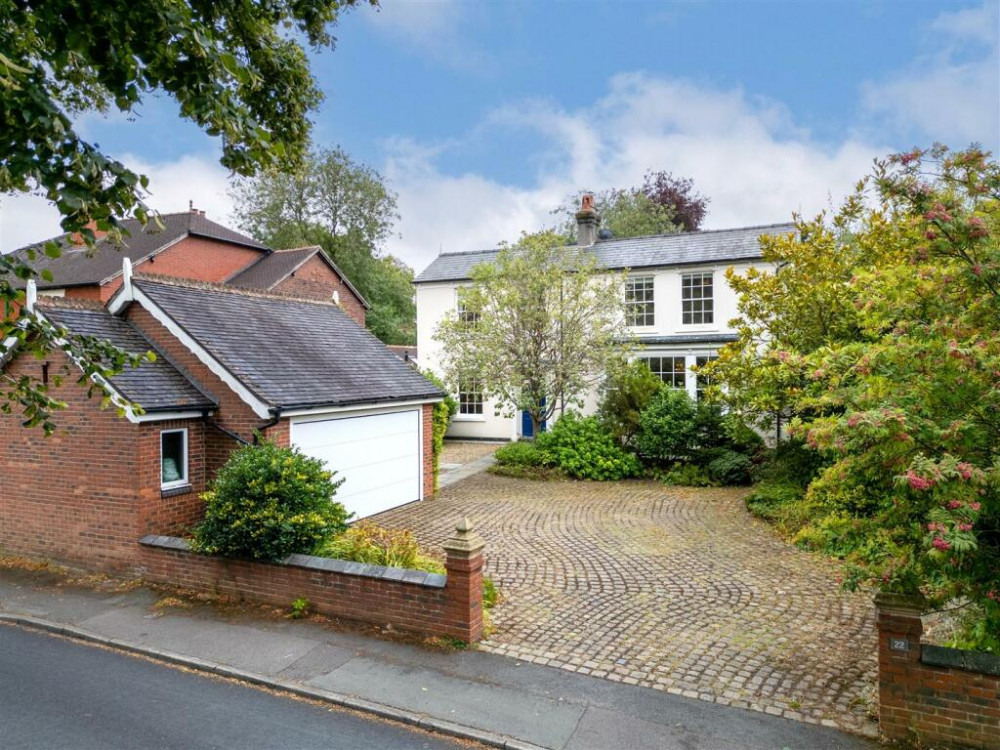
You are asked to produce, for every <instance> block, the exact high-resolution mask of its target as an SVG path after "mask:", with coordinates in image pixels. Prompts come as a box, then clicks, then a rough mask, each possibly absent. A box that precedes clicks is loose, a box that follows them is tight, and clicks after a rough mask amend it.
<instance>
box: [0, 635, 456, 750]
mask: <svg viewBox="0 0 1000 750" xmlns="http://www.w3.org/2000/svg"><path fill="white" fill-rule="evenodd" d="M0 674H2V675H3V679H2V680H0V706H2V709H0V715H2V717H3V718H2V720H0V747H5V748H24V749H29V748H39V749H42V748H44V750H54V748H87V750H120V749H121V748H177V749H178V750H180V749H181V748H183V749H184V750H201V749H202V748H204V749H205V750H209V748H213V749H214V748H242V749H244V750H252V749H255V748H274V747H282V748H297V749H298V750H311V749H312V748H316V750H319V749H320V748H325V749H327V750H334V749H335V750H410V748H425V749H426V750H461V748H462V747H465V746H467V743H460V742H458V741H455V740H451V739H445V738H443V737H441V736H439V735H434V734H430V733H428V732H424V731H421V730H419V729H414V728H412V727H406V726H402V725H399V724H396V723H391V722H386V721H384V720H381V719H377V718H373V717H371V716H366V715H363V714H358V713H357V712H354V711H346V710H343V709H338V708H333V707H330V706H328V705H324V704H322V703H317V702H314V701H303V700H295V699H292V698H289V697H288V696H284V695H280V694H276V693H273V692H267V691H263V690H257V689H254V688H252V687H249V686H247V685H241V684H239V683H236V682H233V681H231V680H220V679H213V678H211V677H208V676H206V675H203V674H200V673H197V672H192V671H189V670H180V669H172V668H170V667H168V666H164V665H162V664H159V663H156V662H153V661H149V660H147V659H137V658H134V657H132V656H130V655H126V654H122V653H121V652H118V651H114V650H110V649H105V648H96V647H94V646H91V645H86V644H81V643H79V642H76V641H71V640H67V639H64V638H57V637H54V636H52V635H48V634H45V633H39V632H37V631H31V630H24V629H21V628H18V627H15V626H7V627H4V626H0ZM123 685H127V686H128V689H125V690H123V689H122V686H123ZM179 717H182V718H181V720H178V719H179Z"/></svg>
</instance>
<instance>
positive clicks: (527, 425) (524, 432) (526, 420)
mask: <svg viewBox="0 0 1000 750" xmlns="http://www.w3.org/2000/svg"><path fill="white" fill-rule="evenodd" d="M542 406H545V400H544V399H543V400H542ZM542 432H545V422H542ZM534 436H535V430H534V428H533V426H532V424H531V414H530V413H529V412H526V411H522V412H521V437H526V438H530V437H534Z"/></svg>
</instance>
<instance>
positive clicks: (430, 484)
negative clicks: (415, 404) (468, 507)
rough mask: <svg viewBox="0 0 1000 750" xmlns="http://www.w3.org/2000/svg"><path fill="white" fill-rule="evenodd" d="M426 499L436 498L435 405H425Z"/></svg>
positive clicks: (424, 454)
mask: <svg viewBox="0 0 1000 750" xmlns="http://www.w3.org/2000/svg"><path fill="white" fill-rule="evenodd" d="M423 420H424V426H423V430H424V431H423V440H424V453H423V456H424V499H425V500H426V499H427V498H431V497H434V404H424V405H423Z"/></svg>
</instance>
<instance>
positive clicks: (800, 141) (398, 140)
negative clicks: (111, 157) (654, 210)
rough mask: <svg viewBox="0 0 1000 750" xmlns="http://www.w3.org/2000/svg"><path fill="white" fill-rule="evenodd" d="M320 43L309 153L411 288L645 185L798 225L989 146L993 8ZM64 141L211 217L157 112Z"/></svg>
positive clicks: (350, 21)
mask: <svg viewBox="0 0 1000 750" xmlns="http://www.w3.org/2000/svg"><path fill="white" fill-rule="evenodd" d="M337 36H338V37H339V43H338V46H337V49H336V50H335V51H334V52H329V51H324V52H323V53H321V54H319V55H315V56H314V57H313V62H314V72H315V74H316V76H317V78H318V80H319V82H320V84H321V86H322V88H323V90H324V92H325V94H326V97H327V99H326V102H325V103H324V105H323V107H322V109H321V110H320V111H319V112H318V113H317V114H316V116H315V131H314V139H315V141H316V142H317V143H318V144H324V145H333V144H338V143H339V144H340V145H342V146H343V147H344V148H346V149H347V150H348V151H349V152H350V153H352V154H353V155H354V156H355V157H356V158H359V159H362V160H364V161H367V162H369V163H371V164H372V165H374V166H376V167H377V168H379V169H381V170H382V171H383V172H384V173H385V174H386V175H387V177H388V178H389V179H390V181H391V183H392V186H393V187H394V189H395V190H396V191H397V192H398V193H399V200H400V209H401V214H402V219H401V222H400V225H399V227H398V236H396V237H394V238H393V240H392V241H391V242H390V243H389V245H388V248H387V249H388V250H389V251H390V252H394V253H396V254H398V255H400V256H402V257H403V258H404V259H405V260H407V261H408V262H410V263H411V264H412V265H413V266H415V267H416V268H417V269H418V270H419V269H420V268H421V267H422V266H423V265H425V264H426V263H427V262H428V261H429V260H430V258H432V257H433V256H434V255H435V254H436V253H437V252H438V251H439V250H442V249H443V250H465V249H474V248H477V247H481V246H489V245H492V244H494V243H495V242H497V241H499V240H503V239H512V238H513V237H516V235H517V233H518V232H519V231H521V230H530V229H534V228H537V227H538V226H540V225H541V224H544V223H546V222H551V217H550V215H549V212H550V211H551V209H552V208H553V207H554V206H556V205H558V204H559V203H560V201H561V200H562V199H563V198H564V197H565V196H566V195H567V194H568V193H570V192H573V191H575V190H578V189H582V188H590V189H601V188H605V187H610V186H618V187H625V186H629V185H633V184H637V183H638V182H640V181H641V178H642V174H643V173H644V172H645V171H646V170H647V169H670V170H673V171H674V172H675V173H677V174H680V175H684V176H690V177H693V178H694V179H695V182H696V184H697V185H698V187H699V188H700V189H701V190H702V191H703V192H704V193H706V194H707V195H709V196H710V197H711V198H712V204H711V206H710V212H709V217H708V221H707V225H708V226H709V227H713V228H714V227H724V226H733V225H737V224H757V223H767V222H772V221H782V220H786V219H788V218H789V216H790V214H791V212H792V211H799V210H801V211H805V212H808V213H812V212H815V211H818V210H820V209H822V208H824V207H825V206H827V205H828V204H829V203H830V201H834V202H835V201H837V200H838V199H839V198H840V197H841V196H842V195H843V194H844V192H846V190H848V189H849V187H850V185H851V184H852V183H853V182H854V181H855V180H856V179H857V178H858V177H860V176H861V175H862V174H863V173H864V172H865V171H866V170H867V169H868V166H869V165H870V163H871V160H872V158H873V157H875V156H879V155H883V154H885V153H887V152H888V151H891V150H898V149H903V148H908V147H910V146H912V145H917V144H929V143H930V142H932V141H934V140H941V141H944V142H947V143H949V144H952V145H954V146H964V145H967V144H968V143H969V142H971V141H974V140H975V141H980V142H982V143H984V144H985V145H986V146H987V147H989V148H991V149H994V150H995V149H996V148H997V147H998V145H1000V72H998V71H1000V62H998V47H1000V41H998V40H1000V0H986V2H958V1H956V2H920V0H909V1H906V2H902V1H895V2H885V1H878V0H874V1H870V2H824V1H822V0H816V1H813V2H805V1H802V2H765V1H763V0H760V1H758V2H525V1H522V2H505V3H501V2H483V3H472V2H462V1H461V0H438V1H437V2H415V1H410V2H405V1H403V0H386V1H385V2H384V3H383V5H382V8H381V10H380V11H377V12H376V11H374V10H372V9H370V8H361V9H359V10H357V11H355V12H353V13H351V14H349V15H347V16H345V17H344V19H343V20H342V22H341V24H340V26H339V28H338V30H337ZM80 128H81V130H82V131H83V132H84V133H85V134H86V135H87V136H88V137H90V138H92V139H94V140H96V141H97V142H99V143H101V144H102V146H103V147H104V148H106V149H108V150H109V151H112V152H113V153H115V154H116V155H119V156H126V157H127V160H128V161H129V163H130V164H134V165H135V166H137V167H139V168H142V169H144V170H145V171H146V172H147V173H148V174H149V176H150V177H151V179H152V182H153V186H152V187H153V195H152V196H151V198H150V201H151V203H152V204H153V205H154V206H155V207H156V208H158V209H160V210H163V211H169V210H180V209H183V208H185V207H186V205H187V200H188V199H191V200H194V201H195V203H196V204H198V205H199V206H201V207H203V208H206V209H207V210H208V212H209V214H210V215H212V216H216V217H218V218H220V219H226V218H227V214H228V212H229V210H230V205H231V204H230V203H229V200H228V197H227V196H226V181H227V175H226V174H225V172H224V171H223V170H222V169H221V168H219V167H218V166H217V164H216V163H215V156H216V145H215V144H214V143H213V141H212V140H211V139H210V138H208V137H207V136H205V135H203V134H201V133H200V132H199V131H198V130H197V129H196V128H194V127H193V126H190V125H187V124H184V123H183V122H181V121H180V120H179V119H178V117H177V115H176V108H175V107H174V105H173V104H172V102H170V101H169V100H162V99H161V100H151V101H149V102H147V103H146V104H145V105H144V106H143V107H142V109H141V110H140V111H139V113H138V116H137V117H136V118H134V120H133V121H128V120H126V119H125V118H113V119H111V120H105V119H103V118H98V117H93V116H91V117H86V118H84V120H83V121H82V122H81V123H80ZM26 217H31V221H30V222H25V221H24V219H25V218H26ZM55 224H56V221H55V215H54V212H53V211H52V209H51V208H48V207H46V206H45V205H44V204H43V202H41V201H39V200H37V199H25V198H18V199H14V200H7V201H4V202H3V203H0V248H2V249H5V250H7V249H11V248H12V247H16V246H18V245H20V244H23V243H24V242H27V241H31V240H33V239H37V235H38V231H39V228H40V227H55Z"/></svg>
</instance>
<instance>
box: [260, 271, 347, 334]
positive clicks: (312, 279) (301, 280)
mask: <svg viewBox="0 0 1000 750" xmlns="http://www.w3.org/2000/svg"><path fill="white" fill-rule="evenodd" d="M271 291H273V292H278V293H280V294H291V295H294V296H296V297H304V298H306V299H321V300H323V301H325V302H329V301H330V298H331V297H332V296H333V293H334V291H336V292H338V293H339V294H340V307H341V308H342V309H343V311H344V312H346V313H347V314H348V315H350V316H351V317H352V318H354V320H355V321H356V322H357V323H358V325H360V326H364V324H365V307H364V305H362V304H361V300H359V299H358V298H357V296H355V294H354V292H352V291H351V289H350V287H348V286H347V284H345V283H344V282H343V280H342V279H341V278H340V276H338V275H337V274H336V272H334V270H333V269H332V268H330V266H328V265H327V264H326V263H324V262H323V261H322V260H321V259H320V258H319V256H313V257H312V258H310V259H309V260H307V261H306V262H305V263H303V264H302V267H301V268H299V269H298V270H296V271H295V273H294V274H293V275H291V276H289V277H288V278H287V279H285V280H284V281H282V282H281V283H280V284H278V285H277V286H276V287H274V289H272V290H271Z"/></svg>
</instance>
